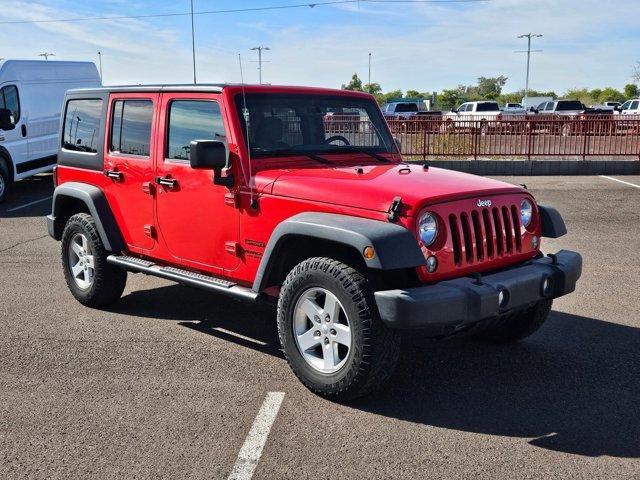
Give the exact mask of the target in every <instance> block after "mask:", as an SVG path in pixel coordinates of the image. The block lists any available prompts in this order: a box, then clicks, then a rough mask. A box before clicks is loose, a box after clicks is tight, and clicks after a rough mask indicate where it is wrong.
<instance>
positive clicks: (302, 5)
mask: <svg viewBox="0 0 640 480" xmlns="http://www.w3.org/2000/svg"><path fill="white" fill-rule="evenodd" d="M489 1H491V0H332V1H323V2H313V3H297V4H291V5H273V6H268V7H250V8H230V9H226V10H204V11H201V12H193V15H214V14H221V13H243V12H260V11H267V10H284V9H291V8H305V7H307V8H314V7H322V6H327V5H340V4H347V3H378V4H382V3H424V4H428V3H440V4H447V3H484V2H489ZM191 15H192V14H191V12H176V13H155V14H147V15H114V16H95V17H76V18H57V19H42V20H9V21H4V22H0V25H19V24H30V23H62V22H88V21H109V20H125V19H145V18H166V17H187V16H191Z"/></svg>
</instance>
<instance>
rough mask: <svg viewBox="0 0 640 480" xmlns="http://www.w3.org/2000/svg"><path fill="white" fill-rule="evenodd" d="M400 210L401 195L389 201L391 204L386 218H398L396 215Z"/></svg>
mask: <svg viewBox="0 0 640 480" xmlns="http://www.w3.org/2000/svg"><path fill="white" fill-rule="evenodd" d="M401 210H402V197H395V198H394V199H393V202H391V206H390V207H389V215H387V218H388V219H389V221H390V222H395V221H396V220H398V215H400V211H401Z"/></svg>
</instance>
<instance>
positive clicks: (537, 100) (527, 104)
mask: <svg viewBox="0 0 640 480" xmlns="http://www.w3.org/2000/svg"><path fill="white" fill-rule="evenodd" d="M553 100H554V98H553V97H527V98H525V97H522V102H520V103H521V104H522V106H523V107H524V109H525V110H527V111H531V109H532V108H533V109H534V110H535V109H536V108H537V107H538V105H540V104H541V103H545V102H553Z"/></svg>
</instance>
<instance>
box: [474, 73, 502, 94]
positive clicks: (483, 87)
mask: <svg viewBox="0 0 640 480" xmlns="http://www.w3.org/2000/svg"><path fill="white" fill-rule="evenodd" d="M505 83H507V77H505V76H504V75H500V76H499V77H495V78H491V77H478V85H477V86H476V87H475V89H473V90H472V91H473V94H474V96H477V97H478V98H480V99H486V100H495V99H496V98H498V96H499V95H500V94H501V93H502V87H504V85H505Z"/></svg>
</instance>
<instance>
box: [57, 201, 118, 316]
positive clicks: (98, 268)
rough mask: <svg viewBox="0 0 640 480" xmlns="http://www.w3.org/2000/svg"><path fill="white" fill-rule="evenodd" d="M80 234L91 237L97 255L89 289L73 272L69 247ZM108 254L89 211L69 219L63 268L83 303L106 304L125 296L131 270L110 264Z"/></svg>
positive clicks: (74, 294) (64, 234) (92, 247)
mask: <svg viewBox="0 0 640 480" xmlns="http://www.w3.org/2000/svg"><path fill="white" fill-rule="evenodd" d="M77 234H82V235H84V236H85V237H86V238H87V240H88V243H89V247H90V249H91V252H92V254H93V265H94V267H93V271H94V275H93V281H92V283H91V285H90V286H89V287H87V288H81V287H80V286H79V285H78V283H77V282H76V280H75V278H74V276H73V274H72V271H71V265H70V260H71V259H70V253H69V246H70V243H71V241H72V239H73V238H74V237H75V236H76V235H77ZM107 256H108V253H107V251H106V250H105V248H104V245H103V244H102V240H100V235H99V234H98V230H97V229H96V225H95V222H94V220H93V217H92V216H91V215H89V214H87V213H78V214H76V215H73V216H72V217H71V218H69V220H68V221H67V224H66V225H65V227H64V231H63V233H62V255H61V257H62V269H63V270H64V277H65V280H66V281H67V285H68V286H69V290H71V293H72V294H73V296H74V297H75V298H76V300H78V301H79V302H80V303H82V304H83V305H86V306H89V307H102V306H105V305H109V304H111V303H113V302H115V301H116V300H118V299H119V298H120V297H121V296H122V292H123V291H124V287H125V285H126V283H127V272H126V271H125V270H122V269H121V268H118V267H115V266H113V265H110V264H108V263H107Z"/></svg>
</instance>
